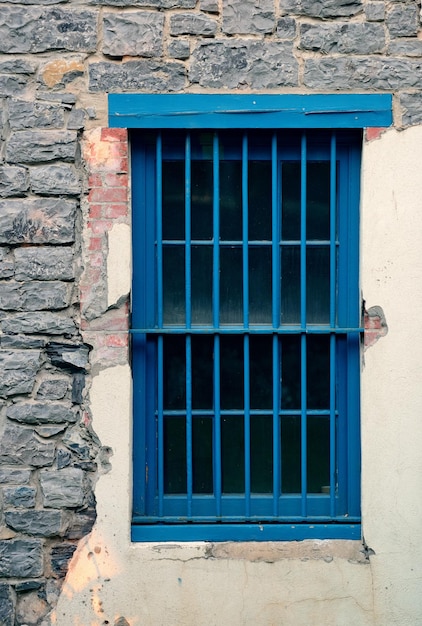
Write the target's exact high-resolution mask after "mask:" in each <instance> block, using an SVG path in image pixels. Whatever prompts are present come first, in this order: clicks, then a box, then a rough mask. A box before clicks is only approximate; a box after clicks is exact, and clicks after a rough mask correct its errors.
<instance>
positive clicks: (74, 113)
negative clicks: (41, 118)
mask: <svg viewBox="0 0 422 626" xmlns="http://www.w3.org/2000/svg"><path fill="white" fill-rule="evenodd" d="M87 114H88V109H87V111H86V112H85V111H84V110H83V109H72V110H71V112H70V114H69V119H68V121H67V128H68V130H80V129H82V128H84V126H85V118H86V116H87ZM94 117H95V115H94Z"/></svg>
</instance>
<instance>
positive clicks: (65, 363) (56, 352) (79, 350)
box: [46, 341, 91, 372]
mask: <svg viewBox="0 0 422 626" xmlns="http://www.w3.org/2000/svg"><path fill="white" fill-rule="evenodd" d="M90 349H91V346H89V345H88V344H80V343H79V344H69V343H59V342H57V341H51V342H50V343H49V344H48V345H47V350H46V353H47V356H48V358H49V359H50V361H51V363H52V364H53V365H55V366H56V367H60V368H61V369H64V370H68V371H71V372H77V371H80V370H85V369H86V368H87V367H88V364H89V352H90Z"/></svg>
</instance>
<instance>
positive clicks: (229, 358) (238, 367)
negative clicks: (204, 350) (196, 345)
mask: <svg viewBox="0 0 422 626" xmlns="http://www.w3.org/2000/svg"><path fill="white" fill-rule="evenodd" d="M220 361H221V363H220V392H221V408H222V409H243V337H242V336H240V335H232V336H230V335H228V336H222V337H221V341H220Z"/></svg>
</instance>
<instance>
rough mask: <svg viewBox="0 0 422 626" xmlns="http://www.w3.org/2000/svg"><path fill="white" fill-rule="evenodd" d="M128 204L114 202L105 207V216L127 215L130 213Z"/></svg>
mask: <svg viewBox="0 0 422 626" xmlns="http://www.w3.org/2000/svg"><path fill="white" fill-rule="evenodd" d="M128 212H129V211H128V206H127V204H112V205H110V206H108V205H106V206H105V207H104V217H109V218H116V217H125V216H126V215H127V214H128Z"/></svg>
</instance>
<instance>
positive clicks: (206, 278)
mask: <svg viewBox="0 0 422 626" xmlns="http://www.w3.org/2000/svg"><path fill="white" fill-rule="evenodd" d="M191 255H192V256H191V259H192V323H193V324H212V248H211V246H192V249H191Z"/></svg>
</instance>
